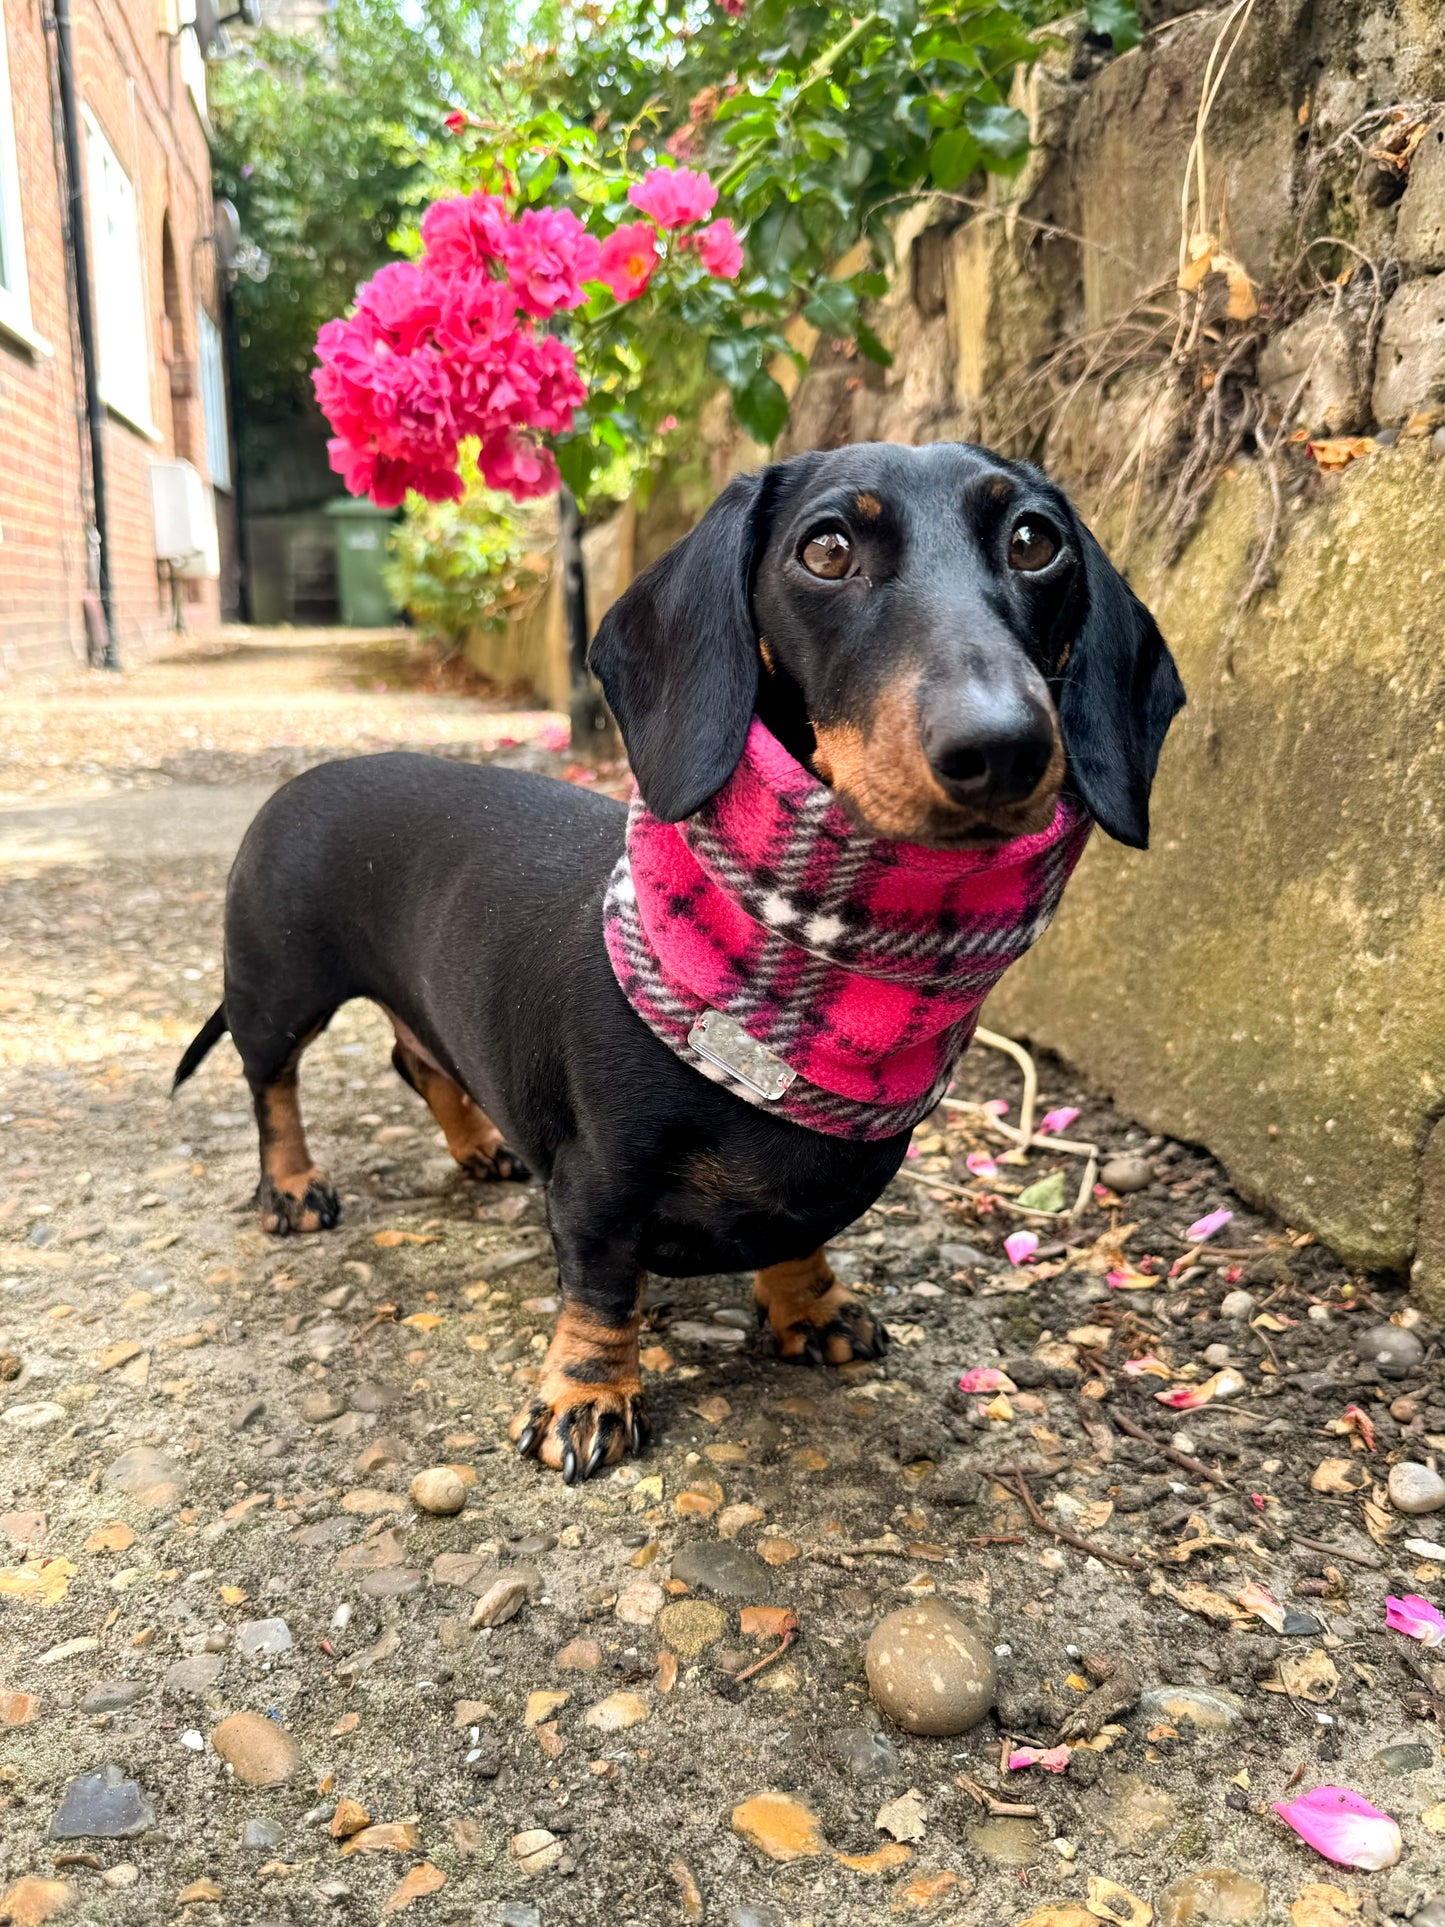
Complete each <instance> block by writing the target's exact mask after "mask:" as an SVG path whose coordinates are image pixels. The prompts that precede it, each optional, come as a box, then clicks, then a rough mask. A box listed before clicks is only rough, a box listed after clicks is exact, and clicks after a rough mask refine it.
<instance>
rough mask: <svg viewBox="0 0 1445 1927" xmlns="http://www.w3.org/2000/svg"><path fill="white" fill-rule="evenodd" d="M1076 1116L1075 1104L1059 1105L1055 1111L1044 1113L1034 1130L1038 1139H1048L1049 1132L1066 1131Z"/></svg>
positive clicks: (1077, 1109) (1077, 1110) (1076, 1106)
mask: <svg viewBox="0 0 1445 1927" xmlns="http://www.w3.org/2000/svg"><path fill="white" fill-rule="evenodd" d="M1078 1115H1079V1107H1078V1105H1077V1104H1061V1105H1060V1106H1059V1108H1058V1110H1056V1111H1045V1112H1044V1114H1043V1116H1042V1117H1041V1118H1040V1119H1039V1121H1038V1123H1037V1124H1036V1125H1035V1126H1034V1130H1035V1132H1036V1134H1037V1135H1038V1136H1039V1137H1048V1136H1049V1134H1050V1133H1051V1132H1055V1133H1057V1132H1061V1131H1067V1130H1068V1128H1069V1126H1070V1125H1071V1124H1072V1123H1073V1121H1074V1119H1075V1118H1076V1117H1077V1116H1078Z"/></svg>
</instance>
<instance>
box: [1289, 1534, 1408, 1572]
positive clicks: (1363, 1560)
mask: <svg viewBox="0 0 1445 1927" xmlns="http://www.w3.org/2000/svg"><path fill="white" fill-rule="evenodd" d="M1290 1544H1291V1545H1293V1546H1304V1547H1305V1548H1306V1549H1307V1550H1308V1551H1310V1552H1322V1553H1324V1554H1325V1555H1326V1557H1327V1558H1330V1559H1343V1560H1344V1561H1345V1563H1346V1565H1350V1566H1366V1567H1368V1568H1369V1570H1370V1571H1371V1572H1382V1571H1383V1570H1384V1565H1385V1562H1384V1560H1383V1559H1372V1558H1371V1557H1370V1556H1369V1554H1368V1553H1363V1552H1346V1550H1345V1548H1344V1547H1343V1546H1331V1545H1327V1544H1326V1543H1325V1541H1324V1540H1323V1539H1305V1538H1302V1537H1301V1535H1300V1534H1299V1533H1297V1532H1292V1533H1291V1534H1290Z"/></svg>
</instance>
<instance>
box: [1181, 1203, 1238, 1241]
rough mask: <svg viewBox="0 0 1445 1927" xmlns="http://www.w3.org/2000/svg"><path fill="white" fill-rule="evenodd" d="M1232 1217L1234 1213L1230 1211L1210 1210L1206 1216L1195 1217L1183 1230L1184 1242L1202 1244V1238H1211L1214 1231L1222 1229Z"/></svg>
mask: <svg viewBox="0 0 1445 1927" xmlns="http://www.w3.org/2000/svg"><path fill="white" fill-rule="evenodd" d="M1233 1217H1234V1213H1233V1212H1232V1211H1211V1212H1210V1213H1209V1214H1208V1216H1207V1217H1203V1218H1196V1219H1195V1221H1194V1223H1193V1224H1192V1225H1190V1227H1189V1229H1188V1230H1187V1231H1186V1232H1185V1234H1184V1242H1185V1243H1186V1244H1191V1245H1202V1244H1203V1243H1204V1240H1205V1239H1206V1238H1212V1237H1213V1236H1214V1234H1215V1232H1216V1231H1223V1229H1224V1227H1225V1226H1226V1225H1227V1224H1229V1223H1230V1222H1231V1220H1232V1219H1233Z"/></svg>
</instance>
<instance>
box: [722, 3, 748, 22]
mask: <svg viewBox="0 0 1445 1927" xmlns="http://www.w3.org/2000/svg"><path fill="white" fill-rule="evenodd" d="M718 5H719V6H720V7H721V8H722V10H723V12H724V13H725V14H726V15H727V17H728V19H729V20H741V19H742V17H743V15H744V14H745V13H746V12H747V10H748V0H718Z"/></svg>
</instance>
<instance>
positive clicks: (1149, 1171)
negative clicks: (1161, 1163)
mask: <svg viewBox="0 0 1445 1927" xmlns="http://www.w3.org/2000/svg"><path fill="white" fill-rule="evenodd" d="M1099 1182H1100V1184H1107V1185H1108V1187H1109V1189H1110V1190H1111V1191H1118V1192H1120V1193H1121V1194H1122V1193H1125V1192H1129V1191H1145V1190H1147V1189H1148V1187H1149V1186H1150V1185H1151V1184H1152V1183H1153V1182H1154V1166H1153V1165H1152V1164H1151V1163H1150V1162H1149V1160H1148V1158H1141V1157H1135V1156H1133V1155H1131V1154H1129V1153H1126V1154H1125V1155H1124V1156H1122V1157H1117V1158H1110V1159H1109V1161H1108V1162H1107V1163H1106V1164H1105V1166H1104V1168H1103V1170H1102V1171H1101V1172H1100V1173H1099Z"/></svg>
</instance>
